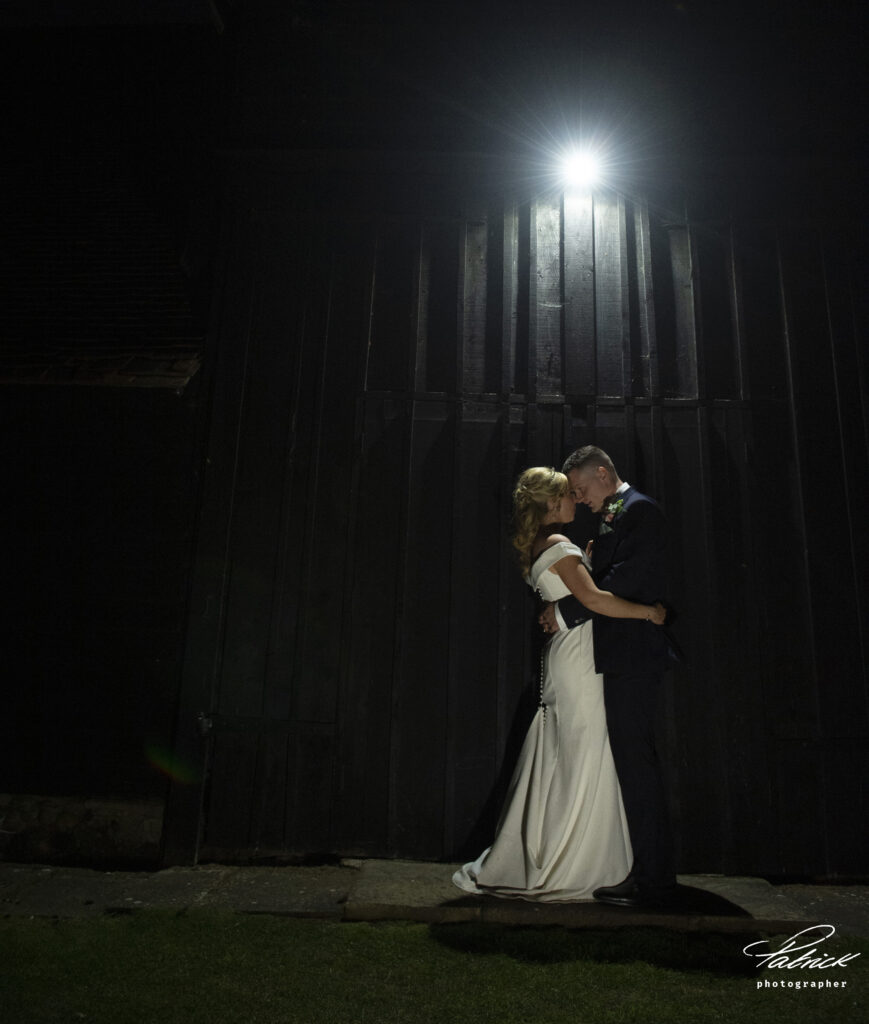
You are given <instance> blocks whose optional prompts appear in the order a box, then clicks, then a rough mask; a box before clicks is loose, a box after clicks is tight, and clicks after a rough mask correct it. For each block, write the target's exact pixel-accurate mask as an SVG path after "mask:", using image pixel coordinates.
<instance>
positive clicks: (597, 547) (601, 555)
mask: <svg viewBox="0 0 869 1024" xmlns="http://www.w3.org/2000/svg"><path fill="white" fill-rule="evenodd" d="M635 494H637V490H636V488H634V487H628V488H627V490H625V491H622V493H621V494H619V495H616V498H615V499H614V500H618V498H621V499H622V500H623V501H624V505H623V506H622V510H621V512H620V513H619V514H618V515H617V516H616V518H615V519H614V520H613V523H612V527H611V529H610V530H609V532H608V533H602V534H600V535H599V536H597V537H596V538H595V541H594V549H593V554H592V567H593V572H594V575H595V577H598V576H599V575H603V573H604V572H605V571H606V570H607V569H608V568H609V565H610V563H611V562H612V557H613V554H614V553H615V547H616V544H617V543H618V540H619V526H620V524H621V520H622V517H623V516H624V514H625V512H626V511H627V510H628V508H630V505H631V503H632V500H633V496H634V495H635ZM607 504H609V503H608V502H607ZM602 521H603V518H602V516H601V519H600V520H599V522H602Z"/></svg>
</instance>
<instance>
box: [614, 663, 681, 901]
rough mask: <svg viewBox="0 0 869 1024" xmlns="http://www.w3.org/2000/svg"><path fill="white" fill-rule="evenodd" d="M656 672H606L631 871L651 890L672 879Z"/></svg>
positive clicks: (666, 886)
mask: <svg viewBox="0 0 869 1024" xmlns="http://www.w3.org/2000/svg"><path fill="white" fill-rule="evenodd" d="M661 679H662V676H661V674H660V673H639V672H630V673H628V672H625V673H618V674H616V673H612V674H611V673H607V674H605V675H604V700H605V703H606V720H607V731H608V732H609V741H610V747H611V748H612V752H613V760H614V761H615V766H616V772H617V774H618V777H619V785H620V787H621V790H622V800H623V801H624V805H625V814H626V815H627V819H628V829H629V831H630V834H631V846H632V847H633V850H634V866H633V870H632V872H631V874H632V875H633V876H634V878H635V880H636V883H637V885H638V886H639V887H640V888H641V889H644V890H647V891H649V892H654V891H661V890H667V889H669V888H671V887H672V886H674V885H675V884H676V874H675V866H674V857H673V840H672V833H671V830H670V816H669V813H668V811H667V797H666V792H665V789H664V779H663V774H662V770H661V761H660V758H659V757H658V750H657V744H656V742H655V717H656V712H657V706H658V698H659V693H660V689H661Z"/></svg>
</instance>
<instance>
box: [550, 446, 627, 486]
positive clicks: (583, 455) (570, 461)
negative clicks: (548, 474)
mask: <svg viewBox="0 0 869 1024" xmlns="http://www.w3.org/2000/svg"><path fill="white" fill-rule="evenodd" d="M598 466H603V467H604V469H605V470H606V471H607V472H608V473H609V474H610V475H611V476H612V477H613V478H614V479H615V477H617V476H618V474H617V473H616V467H615V466H614V465H613V460H612V459H611V458H610V457H609V455H607V453H606V452H605V451H604V450H603V448H598V447H597V445H594V444H587V445H586V446H585V447H584V448H577V449H576V451H575V452H572V453H571V454H570V455H568V456H567V458H566V459H565V460H564V465H563V466H562V467H561V472H562V473H569V472H570V470H572V469H587V468H588V467H591V468H592V469H597V467H598Z"/></svg>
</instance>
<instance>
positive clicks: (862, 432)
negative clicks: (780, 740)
mask: <svg viewBox="0 0 869 1024" xmlns="http://www.w3.org/2000/svg"><path fill="white" fill-rule="evenodd" d="M854 248H855V241H854V238H853V236H852V234H851V232H850V231H841V230H840V231H833V230H827V231H826V232H825V237H824V239H823V249H824V267H823V270H824V281H825V288H826V297H827V318H828V330H829V333H830V346H831V349H830V351H831V358H832V367H833V376H834V386H835V394H836V419H837V423H838V432H839V446H840V451H841V456H840V457H841V460H842V466H843V469H844V479H843V485H844V492H845V500H844V503H843V508H842V513H843V528H844V526H845V524H846V523H847V531H844V530H843V532H847V535H848V537H847V541H848V551H847V554H846V556H845V558H844V563H846V564H847V565H848V571H847V574H848V583H847V587H848V590H849V591H852V590H853V594H854V603H855V606H856V609H857V615H856V620H857V621H856V623H855V632H854V633H852V637H853V638H854V640H855V641H856V642H857V646H858V650H859V654H858V664H857V665H854V666H853V670H852V668H851V667H850V666H849V668H848V670H847V671H846V672H845V673H844V674H846V675H847V674H851V672H852V671H853V674H854V676H855V678H859V676H860V668H859V665H860V664H862V665H864V666H865V665H866V664H867V661H869V578H867V576H869V574H867V573H866V571H865V569H866V566H867V565H869V518H867V517H866V516H865V515H863V514H862V509H865V508H867V507H869V380H867V370H869V366H867V360H866V351H865V338H866V336H867V330H869V323H867V321H869V317H867V297H866V295H865V289H864V287H863V280H862V276H861V272H860V270H859V266H858V265H855V262H854V261H853V260H852V259H851V258H850V255H849V254H850V253H851V252H853V251H854ZM867 721H869V687H866V688H864V703H863V706H862V707H861V708H860V709H855V715H854V718H853V719H852V725H853V724H856V723H857V722H860V723H865V722H867ZM862 728H863V726H862V725H861V729H862Z"/></svg>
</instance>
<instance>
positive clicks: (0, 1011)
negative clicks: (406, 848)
mask: <svg viewBox="0 0 869 1024" xmlns="http://www.w3.org/2000/svg"><path fill="white" fill-rule="evenodd" d="M758 938H760V936H759V935H757V934H749V935H706V934H695V935H691V934H686V933H681V932H670V931H667V930H663V929H653V928H648V929H634V930H623V931H610V932H603V931H594V932H589V931H567V930H564V929H561V928H550V929H531V928H503V927H498V926H489V925H438V926H428V925H421V924H402V923H389V924H374V925H369V924H341V923H337V922H330V921H309V920H296V919H292V918H280V917H270V916H246V915H242V914H231V913H218V912H213V911H197V912H184V913H180V914H179V913H174V912H164V911H151V910H149V911H141V912H137V913H135V914H130V915H123V916H115V917H102V918H94V919H79V920H61V921H52V920H45V919H27V918H6V919H3V920H0V1020H2V1021H3V1022H4V1024H36V1022H39V1024H49V1022H50V1024H61V1022H63V1024H66V1022H70V1024H72V1022H92V1024H152V1022H153V1024H198V1022H203V1024H205V1022H209V1024H229V1022H236V1021H237V1022H239V1024H279V1022H293V1024H295V1022H299V1024H320V1022H323V1024H326V1022H328V1024H400V1022H408V1024H416V1022H431V1024H462V1022H468V1024H488V1022H489V1021H493V1022H498V1024H519V1022H528V1024H532V1022H534V1024H538V1022H542V1024H549V1022H552V1024H561V1022H564V1024H610V1022H612V1024H616V1022H619V1024H621V1022H643V1024H646V1022H648V1024H667V1022H670V1021H672V1022H680V1024H693V1022H703V1021H734V1022H740V1024H742V1022H750V1024H763V1022H767V1021H768V1022H770V1024H773V1022H775V1024H780V1022H782V1021H787V1022H788V1024H799V1022H806V1024H809V1022H811V1024H816V1022H817V1021H820V1020H833V1021H837V1022H843V1021H855V1022H856V1021H860V1022H861V1024H862V1022H863V1021H865V1020H867V1019H869V1000H867V998H866V996H867V986H869V940H866V939H862V938H861V939H854V938H850V937H841V936H835V937H834V939H832V940H829V942H828V943H827V944H826V945H827V946H832V947H833V949H832V952H834V953H835V954H836V955H843V954H844V953H855V952H859V953H861V954H862V955H861V956H860V957H859V958H857V959H856V960H854V961H852V962H851V964H850V965H848V966H847V967H840V968H835V969H831V970H827V971H821V970H817V969H815V970H805V969H804V970H790V971H786V970H781V969H779V970H767V971H758V970H757V968H756V967H753V966H752V964H751V963H750V962H749V960H748V958H747V957H746V956H744V955H743V953H742V948H743V946H744V945H745V944H746V943H748V942H751V941H754V940H756V939H758ZM778 945H779V943H778V942H777V941H776V942H775V943H774V947H775V948H777V947H778ZM824 951H825V952H827V950H826V948H825V950H824ZM828 977H829V978H830V979H831V980H838V981H840V982H841V981H847V986H846V987H845V988H839V989H825V990H823V991H819V990H817V989H812V988H805V989H801V990H796V989H761V990H758V988H757V983H758V981H759V980H760V981H762V980H764V979H768V980H777V981H786V982H787V981H800V982H803V983H805V982H807V981H812V980H820V979H821V978H823V979H824V980H826V979H827V978H828Z"/></svg>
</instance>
